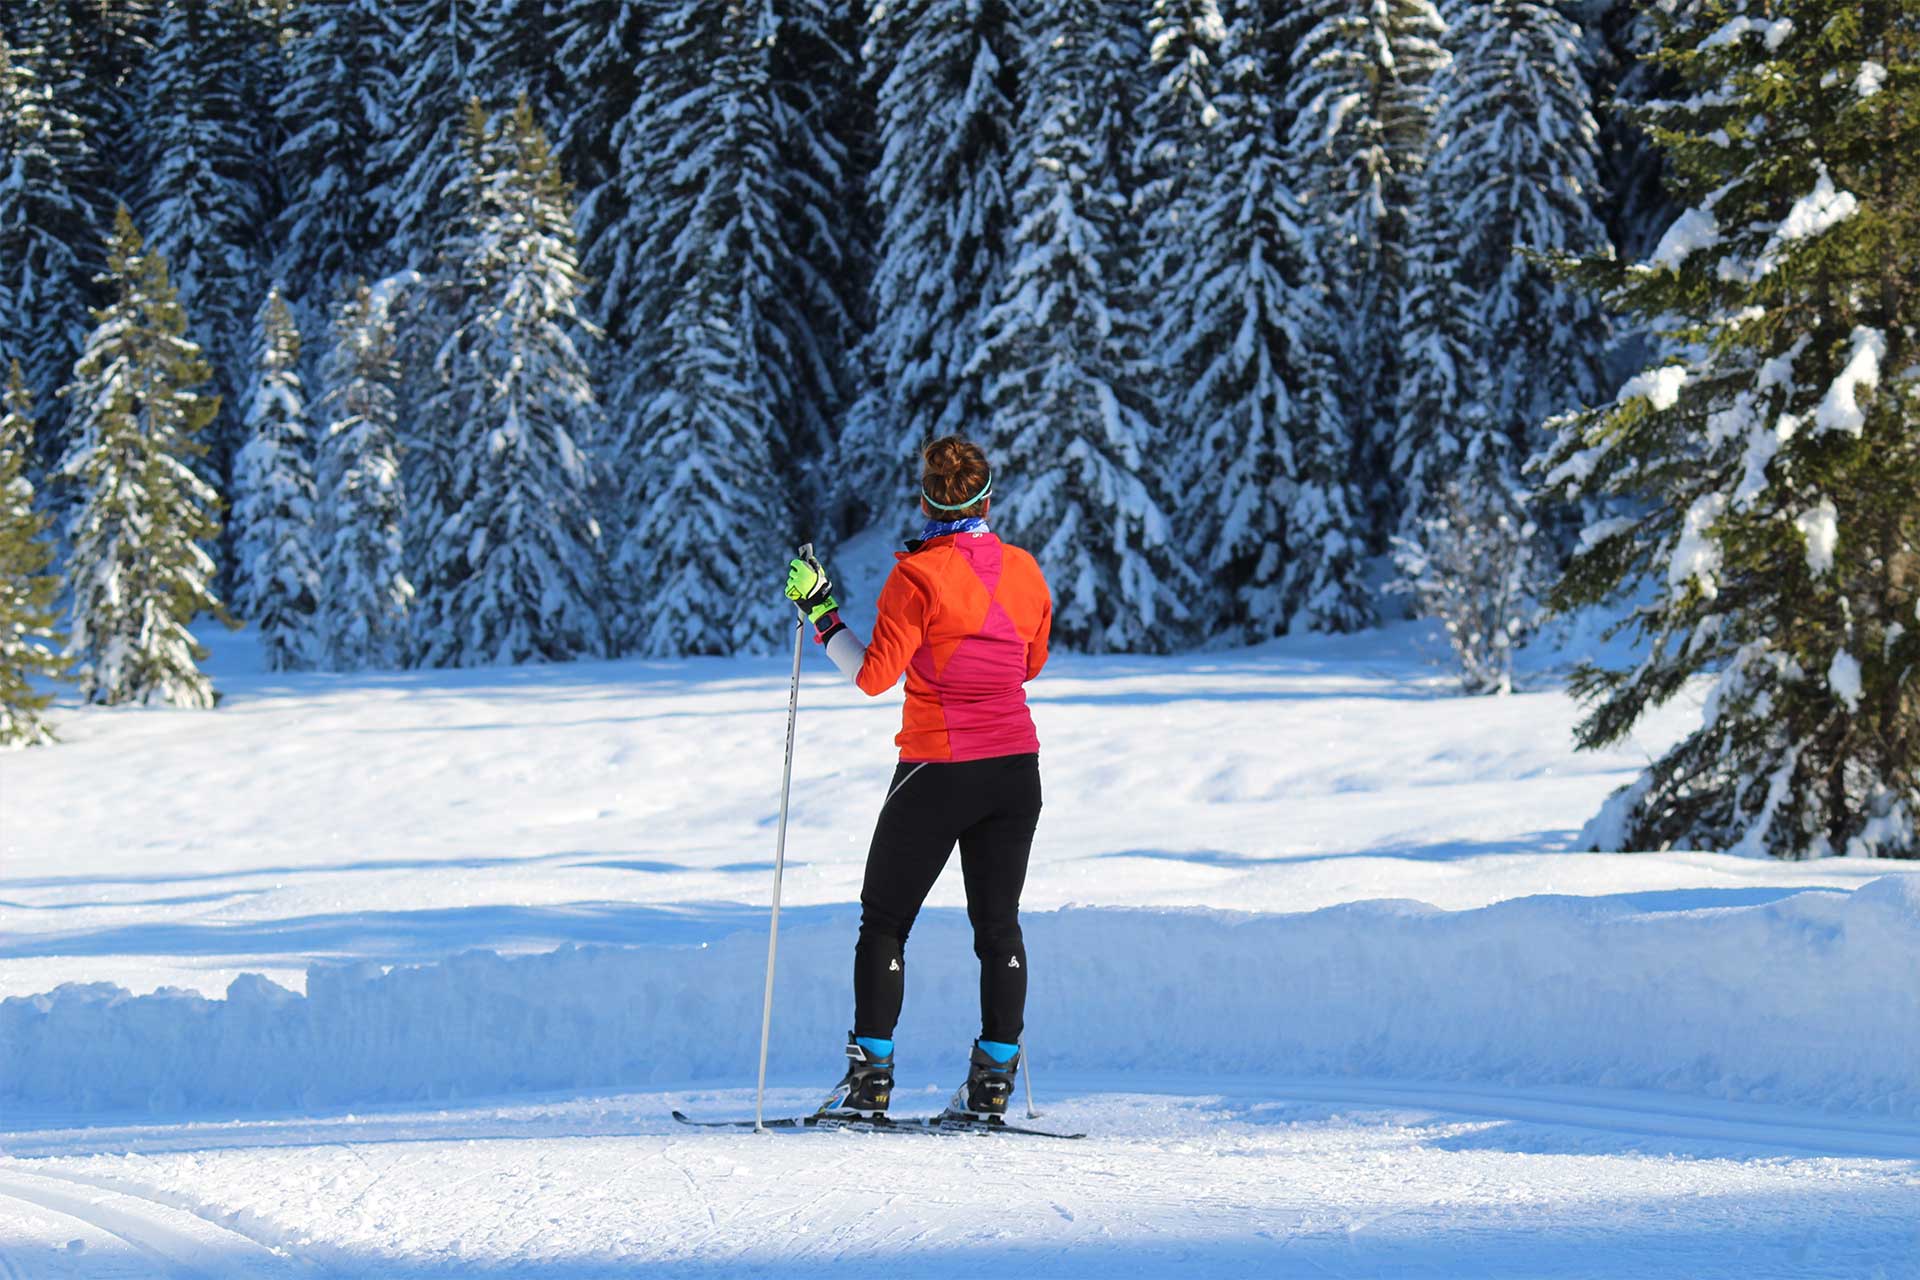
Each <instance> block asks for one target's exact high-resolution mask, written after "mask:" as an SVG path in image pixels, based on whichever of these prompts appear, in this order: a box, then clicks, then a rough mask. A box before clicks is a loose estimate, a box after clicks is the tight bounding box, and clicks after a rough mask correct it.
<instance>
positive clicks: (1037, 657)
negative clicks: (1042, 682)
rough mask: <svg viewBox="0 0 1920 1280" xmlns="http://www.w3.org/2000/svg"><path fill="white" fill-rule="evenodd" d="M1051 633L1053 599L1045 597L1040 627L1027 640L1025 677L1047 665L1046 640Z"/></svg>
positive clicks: (1034, 674)
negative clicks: (1030, 638)
mask: <svg viewBox="0 0 1920 1280" xmlns="http://www.w3.org/2000/svg"><path fill="white" fill-rule="evenodd" d="M1052 635H1053V599H1052V597H1050V596H1049V597H1046V603H1045V604H1044V605H1043V606H1042V607H1041V609H1040V629H1039V630H1037V631H1035V632H1034V633H1033V639H1032V640H1030V641H1028V642H1027V679H1029V680H1031V679H1033V678H1034V677H1035V676H1037V675H1039V674H1040V668H1042V667H1044V666H1046V665H1047V641H1048V639H1049V638H1051V637H1052Z"/></svg>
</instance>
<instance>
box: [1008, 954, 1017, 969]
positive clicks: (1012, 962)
mask: <svg viewBox="0 0 1920 1280" xmlns="http://www.w3.org/2000/svg"><path fill="white" fill-rule="evenodd" d="M1019 967H1020V957H1019V956H1008V957H1007V968H1009V969H1018V968H1019Z"/></svg>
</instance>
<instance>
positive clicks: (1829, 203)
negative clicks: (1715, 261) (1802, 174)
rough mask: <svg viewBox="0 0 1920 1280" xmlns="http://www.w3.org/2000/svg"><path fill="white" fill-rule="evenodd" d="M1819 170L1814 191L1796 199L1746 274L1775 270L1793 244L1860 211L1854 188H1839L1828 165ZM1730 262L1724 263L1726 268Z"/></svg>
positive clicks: (1752, 276) (1755, 275)
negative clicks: (1828, 169)
mask: <svg viewBox="0 0 1920 1280" xmlns="http://www.w3.org/2000/svg"><path fill="white" fill-rule="evenodd" d="M1818 169H1819V175H1818V176H1817V177H1816V178H1815V179H1814V183H1813V190H1812V191H1809V192H1808V193H1807V194H1806V195H1803V196H1801V197H1800V198H1799V199H1797V200H1795V201H1794V202H1793V207H1792V208H1790V209H1788V210H1787V216H1786V217H1784V218H1782V219H1781V220H1780V223H1779V225H1778V226H1776V227H1775V228H1774V230H1773V234H1772V235H1771V236H1769V237H1768V238H1767V243H1766V245H1765V247H1764V248H1762V249H1761V250H1760V256H1759V257H1758V258H1756V259H1755V260H1754V263H1753V267H1752V270H1751V271H1750V272H1747V273H1746V274H1745V278H1746V279H1748V280H1754V279H1758V278H1759V277H1761V276H1764V275H1766V274H1767V273H1768V272H1770V271H1772V270H1773V269H1774V268H1775V267H1776V266H1778V265H1779V262H1780V255H1781V254H1783V253H1785V252H1786V250H1787V247H1788V246H1789V245H1792V244H1797V243H1798V242H1800V241H1802V240H1806V239H1809V238H1811V237H1813V236H1817V235H1820V234H1821V233H1822V232H1825V231H1828V230H1831V229H1832V228H1834V227H1836V226H1838V225H1840V224H1841V223H1842V222H1845V221H1846V220H1847V219H1848V218H1851V217H1852V216H1853V215H1854V214H1855V213H1857V212H1858V211H1859V209H1860V200H1859V198H1858V197H1857V196H1855V195H1854V194H1853V192H1851V191H1841V190H1838V189H1837V188H1835V187H1834V185H1833V175H1831V174H1830V173H1828V172H1827V167H1826V165H1824V164H1821V165H1818ZM1728 265H1729V264H1724V263H1723V264H1722V267H1723V270H1724V269H1725V268H1726V267H1727V266H1728Z"/></svg>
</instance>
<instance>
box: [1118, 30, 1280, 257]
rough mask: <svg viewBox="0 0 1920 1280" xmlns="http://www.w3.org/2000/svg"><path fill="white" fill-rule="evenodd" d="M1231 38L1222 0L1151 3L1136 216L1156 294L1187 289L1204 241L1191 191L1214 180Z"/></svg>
mask: <svg viewBox="0 0 1920 1280" xmlns="http://www.w3.org/2000/svg"><path fill="white" fill-rule="evenodd" d="M1236 12H1238V11H1236ZM1262 18H1263V19H1264V15H1262ZM1226 34H1227V33H1226V24H1225V21H1224V20H1223V19H1222V18H1221V16H1220V0H1151V4H1150V6H1149V8H1148V14H1147V59H1148V62H1147V82H1148V85H1147V90H1146V92H1145V94H1144V95H1142V99H1141V108H1140V126H1139V131H1140V136H1139V140H1138V142H1137V143H1136V155H1135V161H1134V167H1135V172H1136V173H1137V174H1138V175H1139V182H1138V186H1137V189H1136V190H1135V191H1134V193H1133V213H1134V216H1135V217H1136V218H1137V219H1138V220H1139V221H1140V222H1141V223H1142V224H1144V225H1145V226H1146V227H1147V228H1148V231H1149V234H1150V235H1151V245H1150V252H1149V254H1148V256H1147V258H1146V260H1145V263H1144V264H1143V275H1144V276H1145V281H1146V284H1147V285H1148V286H1149V287H1150V288H1152V289H1154V290H1155V291H1156V292H1160V293H1169V292H1175V291H1178V290H1179V289H1180V288H1181V286H1182V284H1183V283H1184V281H1185V279H1186V274H1187V263H1188V261H1189V259H1190V257H1191V256H1192V254H1193V253H1194V252H1195V251H1196V249H1197V248H1198V247H1199V246H1198V245H1197V244H1196V243H1195V242H1196V241H1204V238H1205V237H1204V236H1203V235H1201V234H1199V233H1197V232H1195V231H1194V230H1193V229H1192V225H1191V224H1192V219H1193V211H1192V207H1191V206H1192V201H1193V199H1194V194H1193V190H1192V188H1193V187H1194V185H1195V184H1196V183H1198V182H1202V181H1204V179H1205V178H1206V177H1207V176H1208V167H1209V162H1210V161H1211V160H1212V158H1213V155H1214V145H1215V144H1214V143H1213V142H1212V140H1211V139H1210V138H1209V137H1208V134H1209V131H1210V130H1212V129H1213V127H1214V126H1215V124H1216V123H1217V122H1218V119H1219V112H1218V111H1217V110H1216V109H1215V107H1214V98H1215V96H1216V94H1217V93H1218V92H1219V88H1218V82H1219V76H1220V57H1221V54H1220V45H1221V42H1222V41H1223V40H1224V39H1225V38H1226ZM1262 70H1263V71H1264V70H1265V69H1264V68H1263V69H1262Z"/></svg>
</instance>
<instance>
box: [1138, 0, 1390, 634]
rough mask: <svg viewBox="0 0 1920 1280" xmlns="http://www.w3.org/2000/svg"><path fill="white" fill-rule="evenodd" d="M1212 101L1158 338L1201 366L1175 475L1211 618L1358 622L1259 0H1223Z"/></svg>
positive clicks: (1356, 590) (1361, 618)
mask: <svg viewBox="0 0 1920 1280" xmlns="http://www.w3.org/2000/svg"><path fill="white" fill-rule="evenodd" d="M1226 7H1227V18H1226V24H1225V28H1224V35H1225V39H1224V41H1223V42H1222V43H1221V44H1220V46H1219V48H1218V67H1219V77H1218V80H1219V82H1218V86H1217V89H1216V91H1215V93H1214V94H1213V96H1212V98H1211V101H1210V102H1209V103H1208V111H1209V113H1210V114H1211V115H1213V116H1214V117H1215V123H1214V124H1213V125H1212V126H1211V128H1210V130H1209V136H1208V139H1207V141H1208V151H1207V153H1206V156H1205V160H1204V163H1203V164H1202V165H1201V166H1200V168H1199V169H1198V171H1197V172H1196V173H1195V174H1194V175H1193V177H1192V179H1191V180H1190V183H1189V184H1188V185H1189V197H1190V198H1189V205H1190V210H1189V213H1188V219H1189V223H1190V228H1189V232H1188V236H1189V244H1190V245H1191V250H1190V252H1191V254H1192V258H1191V261H1190V262H1189V263H1188V264H1187V265H1186V266H1185V267H1183V269H1182V270H1181V272H1180V277H1181V278H1180V279H1179V280H1177V281H1172V280H1170V281H1168V282H1167V284H1166V287H1167V289H1169V290H1174V289H1177V297H1178V300H1179V301H1178V305H1177V306H1175V307H1171V308H1169V310H1168V314H1167V316H1166V319H1165V321H1164V322H1163V327H1162V334H1161V340H1160V343H1159V346H1160V348H1161V349H1162V350H1163V351H1164V352H1165V353H1166V358H1167V361H1168V363H1169V364H1170V365H1172V366H1173V367H1175V368H1180V369H1185V370H1191V371H1192V372H1191V376H1190V378H1189V379H1188V380H1187V381H1186V384H1185V386H1184V388H1183V394H1182V396H1181V397H1180V399H1179V400H1178V401H1177V402H1176V404H1175V406H1174V413H1175V415H1176V416H1177V417H1179V418H1180V419H1181V420H1182V421H1185V422H1188V423H1191V424H1192V430H1193V432H1194V442H1193V444H1192V445H1190V446H1188V447H1187V448H1185V449H1182V450H1180V451H1179V452H1178V453H1177V454H1176V457H1178V459H1179V461H1178V463H1177V464H1175V467H1176V469H1175V471H1174V475H1175V480H1174V484H1175V486H1176V487H1177V488H1178V489H1179V490H1180V491H1181V492H1183V493H1184V494H1185V503H1186V509H1187V510H1188V511H1189V512H1190V513H1191V520H1190V526H1189V528H1188V530H1187V547H1188V550H1189V554H1191V556H1192V557H1193V561H1194V563H1195V564H1197V565H1199V566H1200V567H1202V568H1203V569H1204V570H1206V571H1207V574H1208V577H1209V581H1210V582H1211V583H1212V584H1213V585H1214V587H1215V589H1216V594H1217V596H1218V597H1219V598H1218V599H1217V602H1216V604H1215V607H1216V609H1217V610H1218V612H1217V615H1216V616H1214V617H1211V618H1209V619H1208V622H1209V624H1210V625H1209V626H1208V628H1207V631H1208V633H1209V634H1210V635H1211V636H1213V637H1215V638H1217V639H1232V640H1263V639H1268V638H1270V637H1272V636H1276V635H1279V634H1282V633H1283V632H1285V631H1287V630H1289V629H1292V628H1302V629H1314V630H1335V631H1344V630H1349V629H1351V628H1353V627H1356V626H1360V625H1364V624H1365V622H1366V621H1367V619H1368V617H1369V613H1370V610H1369V606H1368V604H1367V601H1366V596H1365V594H1364V592H1363V591H1362V590H1361V587H1360V583H1359V573H1358V557H1359V554H1360V551H1361V541H1360V538H1359V537H1358V535H1357V533H1356V531H1355V530H1354V528H1353V522H1354V514H1353V500H1352V498H1351V496H1350V494H1349V493H1348V491H1347V487H1346V464H1347V459H1346V457H1345V454H1344V452H1343V450H1342V448H1341V445H1342V442H1343V440H1344V438H1345V436H1344V422H1343V420H1342V418H1341V416H1340V406H1339V401H1338V397H1337V396H1336V394H1335V391H1334V373H1333V369H1332V352H1333V349H1334V346H1335V342H1334V336H1333V333H1332V326H1331V322H1330V318H1329V316H1328V314H1327V309H1326V302H1325V298H1324V296H1323V294H1322V292H1321V291H1320V289H1319V288H1318V281H1317V277H1316V275H1315V272H1314V268H1313V263H1312V261H1311V250H1310V246H1309V244H1308V242H1307V238H1306V233H1305V231H1304V229H1303V225H1302V224H1303V222H1304V217H1303V215H1302V213H1301V210H1300V205H1299V202H1298V201H1297V200H1296V199H1295V198H1294V195H1293V193H1292V191H1291V190H1290V189H1289V187H1288V185H1287V172H1286V157H1285V155H1284V154H1283V153H1282V150H1281V145H1280V138H1279V135H1278V133H1277V132H1276V131H1275V129H1274V122H1273V116H1274V111H1275V98H1276V94H1275V88H1274V85H1273V83H1272V80H1271V73H1270V67H1271V66H1272V65H1273V62H1274V59H1273V58H1272V57H1271V54H1270V49H1269V42H1270V40H1271V38H1272V37H1271V35H1270V34H1269V32H1268V30H1267V24H1266V23H1265V21H1264V20H1263V19H1264V15H1263V14H1262V12H1261V7H1260V5H1259V4H1258V3H1256V0H1228V2H1227V6H1226Z"/></svg>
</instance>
